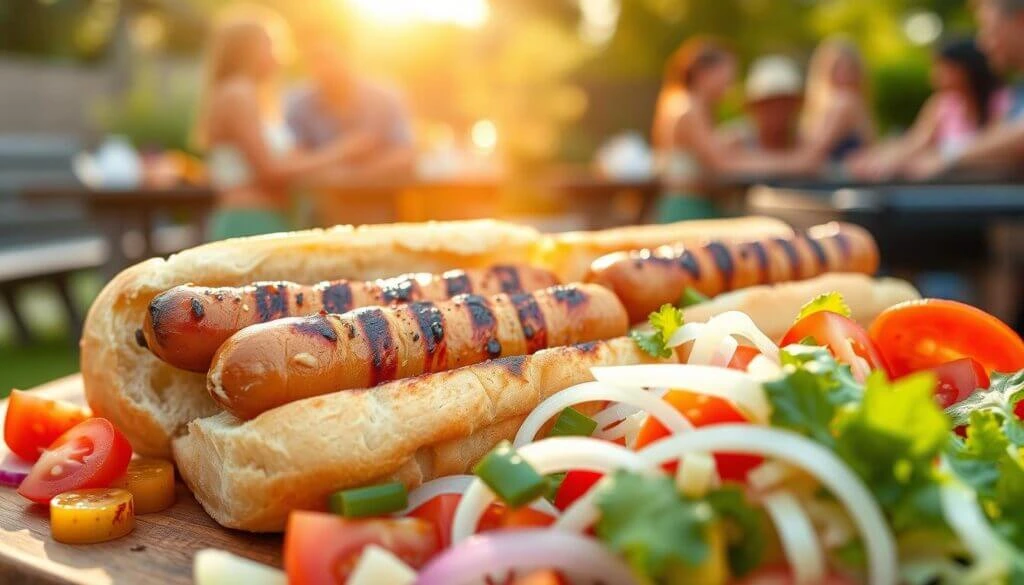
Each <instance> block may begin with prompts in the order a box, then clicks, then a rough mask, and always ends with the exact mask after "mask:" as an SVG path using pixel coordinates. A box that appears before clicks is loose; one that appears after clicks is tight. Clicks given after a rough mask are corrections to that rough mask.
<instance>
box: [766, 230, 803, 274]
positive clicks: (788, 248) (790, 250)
mask: <svg viewBox="0 0 1024 585" xmlns="http://www.w3.org/2000/svg"><path fill="white" fill-rule="evenodd" d="M772 241H774V242H775V243H776V244H778V246H779V247H780V248H782V251H783V253H785V254H786V259H787V260H788V261H789V273H790V274H791V275H793V276H792V277H793V278H796V277H797V276H798V275H799V274H800V254H798V253H797V251H796V246H794V245H793V242H791V241H790V240H789V239H787V238H773V240H772Z"/></svg>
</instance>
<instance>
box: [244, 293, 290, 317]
mask: <svg viewBox="0 0 1024 585" xmlns="http://www.w3.org/2000/svg"><path fill="white" fill-rule="evenodd" d="M253 296H255V297H256V315H257V316H259V319H260V321H261V322H263V323H266V322H267V321H273V320H274V319H280V318H281V317H284V316H286V315H287V314H288V287H286V286H285V285H284V284H282V283H276V284H261V285H259V286H257V287H256V290H255V291H253Z"/></svg>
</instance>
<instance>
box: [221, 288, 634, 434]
mask: <svg viewBox="0 0 1024 585" xmlns="http://www.w3.org/2000/svg"><path fill="white" fill-rule="evenodd" d="M626 330H627V319H626V311H625V309H624V308H623V307H622V304H621V303H620V302H619V300H618V299H617V298H616V297H615V295H614V294H613V293H612V292H611V291H609V290H608V289H606V288H603V287H600V286H597V285H586V284H582V285H574V286H556V287H551V288H548V289H544V290H541V291H536V292H534V293H520V294H513V295H507V294H499V295H494V296H491V297H483V296H480V295H461V296H458V297H456V298H454V299H452V300H450V301H444V302H438V303H436V304H435V303H432V302H414V303H410V304H407V305H400V306H395V307H367V308H362V309H357V310H355V311H351V312H349V313H346V314H344V315H337V314H326V313H322V314H319V315H314V316H311V317H306V318H289V319H280V320H277V321H273V322H270V323H264V324H260V325H254V326H252V327H248V328H246V329H243V330H241V331H239V332H238V333H237V334H235V335H234V336H233V337H231V338H230V339H229V340H228V341H226V342H225V343H224V345H222V346H221V348H220V349H219V350H218V351H217V355H216V356H215V357H214V360H213V364H212V365H211V366H210V372H209V374H208V376H207V388H208V389H209V391H210V394H211V395H212V396H213V398H214V400H216V401H217V402H219V403H220V404H221V405H223V406H224V408H225V409H227V410H228V411H230V412H232V413H233V414H235V415H236V416H238V417H239V418H242V419H249V418H252V417H255V416H256V415H258V414H260V413H261V412H264V411H266V410H268V409H271V408H273V407H275V406H280V405H282V404H286V403H288V402H292V401H294V400H299V399H301V398H307V397H310V396H317V395H321V394H327V393H329V392H334V391H337V390H344V389H351V388H367V387H371V386H376V385H377V384H380V383H383V382H388V381H391V380H396V379H399V378H407V377H411V376H417V375H420V374H425V373H430V372H440V371H444V370H450V369H453V368H457V367H460V366H465V365H468V364H474V363H479V362H483V361H485V360H487V359H489V358H497V357H501V356H509V355H523V354H531V353H534V352H536V351H538V350H541V349H544V348H547V347H555V346H560V345H570V344H574V343H581V342H586V341H596V340H601V339H608V338H611V337H615V336H619V335H623V334H625V333H626Z"/></svg>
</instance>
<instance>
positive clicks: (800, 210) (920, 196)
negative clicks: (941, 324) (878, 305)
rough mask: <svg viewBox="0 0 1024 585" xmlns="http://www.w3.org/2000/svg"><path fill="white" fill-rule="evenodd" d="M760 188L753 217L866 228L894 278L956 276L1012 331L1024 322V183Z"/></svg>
mask: <svg viewBox="0 0 1024 585" xmlns="http://www.w3.org/2000/svg"><path fill="white" fill-rule="evenodd" d="M755 181H756V179H752V178H751V179H747V180H746V182H749V183H750V184H746V185H741V186H745V187H749V192H748V195H747V198H746V206H745V209H746V210H747V211H748V212H749V213H757V214H764V215H771V216H775V217H779V218H780V219H783V220H785V221H787V222H789V223H790V224H792V225H793V226H794V227H798V228H805V227H809V226H811V225H814V224H817V223H822V222H826V221H831V220H841V221H849V222H852V223H856V224H859V225H862V226H864V227H866V228H867V229H868V230H870V231H871V233H872V234H873V235H874V236H875V239H876V240H877V242H878V246H879V249H880V252H881V257H882V260H883V268H885V269H886V270H887V271H889V272H891V273H893V274H897V275H899V276H905V277H913V276H914V275H916V274H918V273H920V272H923V271H954V272H957V273H959V274H961V275H962V276H963V277H964V278H965V279H966V280H968V281H970V282H974V283H977V284H978V285H979V289H980V290H979V293H980V294H979V302H980V304H981V305H982V306H983V308H985V309H986V310H988V311H990V312H992V313H993V314H995V315H997V316H999V317H1000V318H1002V319H1003V320H1004V321H1006V322H1008V323H1011V324H1014V323H1019V319H1020V318H1021V317H1022V316H1024V315H1022V311H1021V304H1022V299H1024V294H1022V287H1021V283H1022V282H1024V181H1021V180H1019V179H1016V178H1012V179H1008V178H1006V177H997V176H992V175H985V174H970V175H966V174H962V175H955V176H947V177H942V178H941V179H937V180H934V181H926V182H907V181H889V182H884V183H858V182H850V181H847V180H820V181H814V180H765V181H760V182H755ZM1018 326H1019V325H1018Z"/></svg>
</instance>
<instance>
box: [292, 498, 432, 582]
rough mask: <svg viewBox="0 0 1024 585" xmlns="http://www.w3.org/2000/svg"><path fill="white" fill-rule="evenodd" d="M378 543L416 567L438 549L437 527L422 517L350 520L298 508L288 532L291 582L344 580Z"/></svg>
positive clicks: (293, 514) (421, 564) (420, 565)
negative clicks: (362, 557)
mask: <svg viewBox="0 0 1024 585" xmlns="http://www.w3.org/2000/svg"><path fill="white" fill-rule="evenodd" d="M370 544H375V545H378V546H380V547H382V548H385V549H387V550H389V551H390V552H392V553H394V555H395V556H397V557H398V558H400V559H402V561H403V562H405V563H406V564H408V565H409V566H410V567H413V568H416V569H418V568H420V567H422V566H423V565H424V564H426V562H427V561H428V560H430V557H432V556H434V554H436V553H437V552H438V551H439V550H441V548H440V545H439V543H438V540H437V534H436V532H435V531H434V527H433V526H431V525H430V523H429V522H426V521H425V520H420V519H418V518H387V519H372V520H350V519H347V518H342V517H340V516H335V515H334V514H324V513H322V512H305V511H295V512H292V513H291V515H289V516H288V526H287V527H286V528H285V534H284V568H285V572H287V574H288V583H289V585H343V584H344V583H345V581H346V580H347V579H348V576H349V573H351V572H352V570H353V569H355V567H356V564H357V563H358V562H359V557H360V555H361V554H362V552H363V549H364V548H365V547H366V546H367V545H370Z"/></svg>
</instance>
